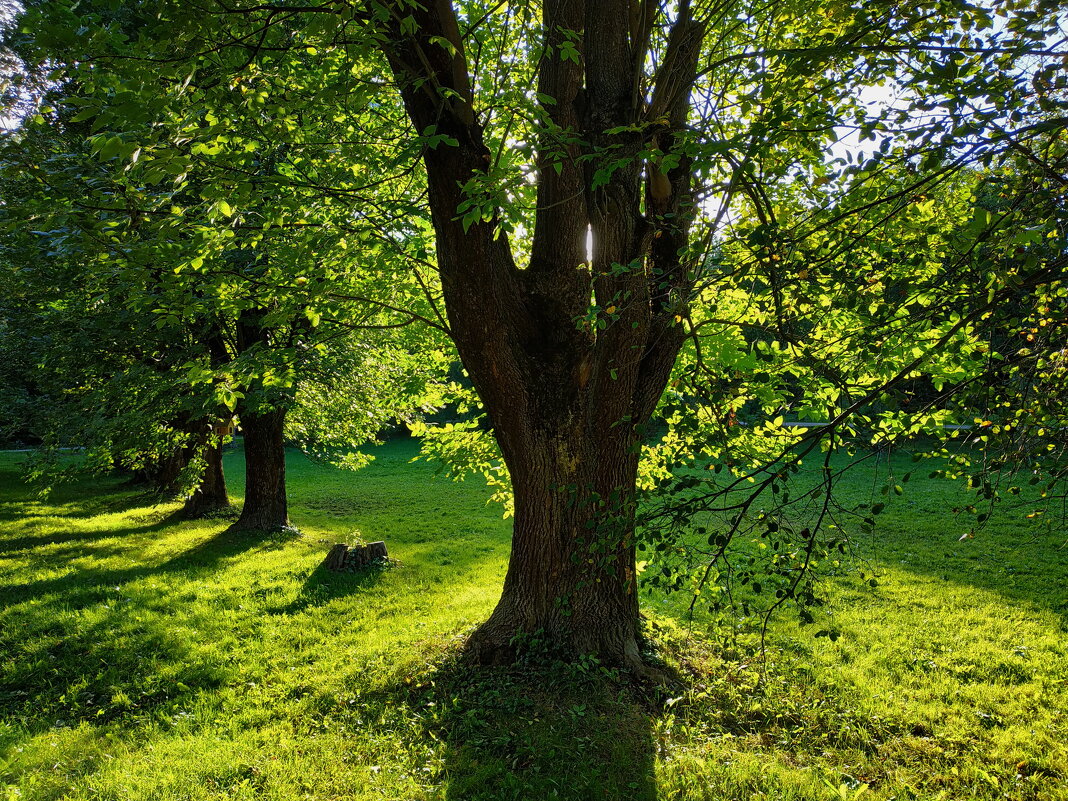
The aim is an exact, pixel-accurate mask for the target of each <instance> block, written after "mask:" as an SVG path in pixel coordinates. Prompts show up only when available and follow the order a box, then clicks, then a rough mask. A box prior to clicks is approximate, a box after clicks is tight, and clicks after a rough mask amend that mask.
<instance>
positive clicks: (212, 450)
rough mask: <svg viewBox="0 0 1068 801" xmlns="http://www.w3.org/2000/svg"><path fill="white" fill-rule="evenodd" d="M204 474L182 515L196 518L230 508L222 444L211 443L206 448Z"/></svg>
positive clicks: (219, 442) (218, 442) (187, 500)
mask: <svg viewBox="0 0 1068 801" xmlns="http://www.w3.org/2000/svg"><path fill="white" fill-rule="evenodd" d="M203 459H204V462H205V464H204V474H203V476H202V477H201V480H200V486H198V487H197V488H196V489H195V490H194V491H193V494H192V495H190V496H189V497H188V498H186V501H185V507H184V508H183V509H182V514H183V515H184V516H185V517H189V518H196V517H204V516H206V515H209V514H212V513H215V512H219V511H222V510H224V509H229V508H230V496H229V495H228V494H227V492H226V477H225V476H224V475H223V461H222V442H221V441H214V442H209V443H207V444H206V445H205V446H204V452H203Z"/></svg>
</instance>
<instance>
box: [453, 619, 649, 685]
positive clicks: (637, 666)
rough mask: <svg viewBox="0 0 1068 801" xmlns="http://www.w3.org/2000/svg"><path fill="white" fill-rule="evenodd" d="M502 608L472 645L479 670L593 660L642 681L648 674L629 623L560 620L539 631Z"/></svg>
mask: <svg viewBox="0 0 1068 801" xmlns="http://www.w3.org/2000/svg"><path fill="white" fill-rule="evenodd" d="M509 617H510V616H509V615H507V614H506V613H504V612H503V611H502V609H501V607H498V608H497V610H496V611H494V613H493V615H491V616H490V619H489V620H487V621H486V622H485V623H483V624H482V625H481V626H479V627H478V628H477V629H476V630H475V632H474V633H473V634H472V635H471V637H470V639H468V641H467V645H466V647H465V652H466V658H467V659H468V660H469V661H470V662H472V663H474V664H478V665H511V664H515V663H516V662H517V661H522V660H524V659H535V660H536V659H539V658H552V659H559V660H561V661H564V662H573V661H577V660H579V659H581V658H583V657H591V656H592V657H594V658H596V659H598V660H599V661H601V662H602V663H603V664H605V665H609V666H612V667H621V668H624V669H626V670H629V671H630V672H632V673H633V674H635V675H636V676H638V677H639V678H644V677H645V676H646V675H647V674H648V673H649V670H650V668H649V666H648V665H646V664H645V661H644V660H643V659H642V656H641V649H640V647H639V637H638V633H637V632H636V631H635V630H634V627H633V626H631V625H630V624H629V623H628V622H626V621H605V620H603V619H602V620H600V621H598V622H596V623H590V622H589V621H586V622H583V621H582V619H581V618H578V619H576V617H575V616H572V617H557V618H556V619H555V620H552V621H548V622H547V623H546V624H545V625H543V626H540V627H534V626H531V625H529V624H523V623H519V622H517V621H516V620H515V618H514V617H513V618H512V619H511V620H509V619H508V618H509Z"/></svg>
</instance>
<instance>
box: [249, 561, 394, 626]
mask: <svg viewBox="0 0 1068 801" xmlns="http://www.w3.org/2000/svg"><path fill="white" fill-rule="evenodd" d="M390 569H391V567H390V565H389V564H370V565H367V566H366V567H363V568H360V569H359V570H358V571H356V572H352V573H339V572H336V571H333V570H329V569H327V568H326V567H325V566H324V565H322V564H320V565H318V566H317V567H316V568H315V569H314V570H313V571H312V572H311V573H310V574H309V575H308V577H307V578H306V579H305V580H304V584H303V585H302V586H301V588H300V590H299V591H298V592H297V595H296V597H295V598H294V599H293V600H292V601H290V602H289V603H287V604H284V605H282V606H277V607H273V608H270V609H267V610H266V611H267V613H268V614H272V615H292V614H297V613H299V612H304V611H305V610H307V609H312V608H315V607H318V606H323V605H324V604H328V603H330V602H331V601H333V600H334V599H335V598H344V597H345V596H347V595H356V594H358V593H362V592H365V591H367V590H370V589H371V588H373V587H375V586H376V585H377V584H378V583H379V582H380V581H381V578H382V573H383V572H384V571H386V570H390Z"/></svg>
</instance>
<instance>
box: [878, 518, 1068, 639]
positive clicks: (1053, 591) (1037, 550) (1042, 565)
mask: <svg viewBox="0 0 1068 801" xmlns="http://www.w3.org/2000/svg"><path fill="white" fill-rule="evenodd" d="M870 550H872V551H874V553H872V554H871V555H870V556H868V558H870V559H871V562H872V563H873V564H874V565H880V564H882V565H886V566H887V567H891V568H893V569H896V570H904V571H907V572H909V573H912V574H914V575H918V576H924V577H927V578H932V579H941V580H942V581H949V582H952V583H954V584H959V585H965V586H971V587H976V588H978V589H982V590H986V591H988V592H992V593H996V594H997V595H999V596H1000V597H1002V598H1004V599H1005V600H1007V601H1010V602H1013V603H1024V604H1028V605H1030V606H1032V607H1034V608H1035V609H1048V610H1050V611H1052V612H1054V613H1056V614H1057V615H1059V616H1060V619H1061V625H1062V627H1063V628H1066V629H1068V549H1066V548H1065V532H1064V530H1063V529H1062V530H1060V531H1049V530H1038V531H1035V530H1032V531H1028V532H1026V533H1023V532H1016V531H1010V530H1005V529H997V528H990V529H987V530H982V531H979V532H977V533H976V534H975V536H974V539H969V538H964V539H961V540H960V541H958V538H957V537H955V536H951V537H949V536H946V535H945V534H938V535H934V536H931V535H925V534H923V533H913V532H905V533H901V534H898V535H897V536H896V537H895V538H894V540H893V541H892V543H891V544H887V545H884V546H883V547H881V548H872V549H870Z"/></svg>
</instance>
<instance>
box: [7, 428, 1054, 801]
mask: <svg viewBox="0 0 1068 801" xmlns="http://www.w3.org/2000/svg"><path fill="white" fill-rule="evenodd" d="M377 453H378V460H377V461H376V462H375V463H374V464H373V465H372V466H371V467H369V468H367V469H366V470H364V471H361V472H359V473H356V474H348V473H341V472H339V471H336V470H333V469H331V468H327V467H323V466H319V465H314V464H311V463H309V462H307V461H306V460H304V459H303V458H301V457H298V456H296V455H293V456H292V458H291V462H290V468H289V470H290V477H291V481H292V485H291V509H292V515H293V520H294V522H295V524H296V525H297V526H298V528H299V530H300V531H299V533H290V534H287V535H271V536H266V537H264V536H256V535H249V534H233V535H231V534H226V533H225V529H226V526H227V523H228V521H227V520H214V521H211V520H209V521H201V522H193V521H187V522H174V521H172V520H170V519H169V515H170V513H171V512H172V511H173V508H176V506H174V505H163V506H159V507H152V506H149V505H146V504H145V502H144V500H143V499H140V500H139V499H138V496H137V495H136V493H133V492H132V491H131V490H129V489H128V488H124V487H122V486H121V485H120V484H118V483H116V482H87V483H83V484H80V485H78V486H76V487H71V488H65V489H64V490H63V492H64V493H66V494H64V495H63V496H61V497H60V498H58V499H57V501H58V504H59V508H58V510H56V511H57V513H53V510H52V508H51V507H50V506H49V504H50V501H40V500H35V499H33V498H32V497H31V495H30V493H29V492H28V491H27V490H26V489H25V488H24V487H22V486H21V485H20V484H19V483H18V481H17V480H16V477H15V474H14V472H13V465H14V459H13V457H11V456H8V455H5V456H2V457H0V470H2V471H3V472H2V473H0V504H3V505H2V506H0V515H2V516H3V518H4V519H3V522H2V524H0V538H2V540H0V542H2V544H0V583H2V585H3V589H2V591H0V756H2V758H3V760H4V761H3V762H2V763H0V789H4V790H5V791H6V792H7V794H8V795H11V794H12V793H13V792H14V790H13V789H11V788H17V789H18V792H19V793H21V795H20V796H15V797H18V798H20V799H59V798H69V799H146V800H147V799H152V801H156V800H157V799H164V800H167V799H180V798H190V797H197V798H211V799H223V798H227V799H253V798H255V799H277V800H278V801H283V800H285V801H289V799H292V798H299V797H308V798H313V799H334V798H345V799H381V798H386V799H398V801H399V800H400V799H405V801H408V800H409V799H465V800H466V799H479V798H481V799H487V800H488V799H497V798H559V799H586V798H627V799H643V798H644V799H652V798H664V799H716V800H717V801H720V800H721V799H739V801H741V800H742V799H745V801H748V800H749V799H752V798H759V797H762V796H763V797H768V798H774V799H842V798H846V799H852V798H863V799H869V798H870V799H887V801H888V800H889V799H891V798H896V799H905V798H912V799H935V798H940V797H941V798H944V799H947V800H948V799H958V798H979V799H991V801H993V799H1003V798H1009V799H1020V801H1023V800H1024V799H1028V800H1030V799H1035V800H1037V801H1056V799H1062V798H1064V797H1065V796H1064V790H1063V788H1064V787H1065V786H1066V785H1068V752H1066V746H1065V745H1064V743H1065V741H1066V739H1068V738H1066V737H1065V732H1066V731H1068V716H1066V712H1065V710H1066V709H1068V697H1066V687H1065V677H1066V676H1068V649H1066V646H1065V631H1066V623H1065V621H1066V610H1068V607H1066V605H1065V602H1066V597H1065V595H1066V593H1068V581H1066V574H1068V571H1066V565H1068V555H1066V553H1065V552H1064V551H1060V550H1057V549H1056V547H1054V546H1055V545H1056V544H1057V543H1056V542H1054V539H1055V537H1056V536H1057V535H1056V533H1055V532H1054V533H1043V532H1042V531H1039V530H1035V531H1032V532H1029V533H1027V534H1021V533H1020V532H1019V531H1017V529H1016V528H1014V527H1013V524H1010V523H1008V522H1005V523H1001V522H999V521H998V519H997V518H995V519H994V521H992V522H991V523H990V524H989V525H988V527H987V528H986V529H985V530H984V531H983V532H981V534H977V535H976V537H975V538H974V539H971V540H966V541H964V542H958V539H959V532H958V531H957V525H958V523H957V521H956V520H955V519H954V518H953V517H952V516H951V515H950V516H947V515H945V514H940V513H939V511H938V510H939V509H944V508H946V507H951V506H952V505H953V504H955V503H956V502H957V501H956V500H955V499H954V498H955V496H954V495H953V493H954V491H953V490H952V489H951V488H949V487H948V486H947V485H944V484H938V483H936V482H930V483H923V482H917V481H916V480H915V479H914V481H913V482H912V483H910V485H909V488H908V491H907V492H906V493H905V494H904V495H903V496H901V497H900V498H896V499H895V500H893V502H891V503H889V504H888V506H887V510H886V512H885V513H884V515H883V516H881V518H880V523H879V526H878V528H877V530H876V534H875V535H874V536H872V537H868V538H866V539H865V540H864V541H862V542H860V543H858V547H859V548H860V550H859V552H858V557H859V558H860V559H862V560H863V561H862V563H861V567H860V568H859V569H863V570H865V571H866V576H867V577H870V576H871V575H875V576H877V578H878V586H877V587H876V588H874V589H873V588H872V587H870V586H869V585H868V583H867V581H866V580H864V581H862V580H861V579H860V577H859V575H857V573H856V572H851V571H850V570H848V569H847V568H848V567H849V565H847V564H843V565H842V567H841V569H840V570H839V571H838V573H839V575H837V576H835V577H832V578H830V579H829V580H828V584H827V587H828V589H829V592H830V595H831V603H830V604H829V605H828V606H827V607H824V608H822V609H820V610H818V611H817V622H816V624H815V625H814V626H807V627H799V626H796V625H795V623H794V622H793V618H791V617H790V615H789V614H784V615H783V616H782V617H780V618H778V619H777V620H776V621H774V623H773V626H772V629H771V630H770V632H769V636H768V641H767V652H766V661H765V660H764V659H762V656H761V651H760V642H759V638H758V637H757V636H756V634H755V632H754V630H753V628H752V626H751V625H748V624H746V623H745V622H741V623H739V622H738V621H734V625H727V624H726V623H724V622H719V623H715V624H713V623H712V621H710V620H704V619H701V618H698V619H697V620H695V621H693V622H692V623H690V622H688V621H687V620H686V619H685V616H684V615H683V614H682V613H681V611H682V607H683V606H684V605H680V599H676V598H667V599H665V598H662V597H659V596H658V597H649V598H647V599H646V609H647V611H648V613H649V619H648V621H647V626H648V630H649V633H650V635H651V636H652V637H653V638H654V639H655V640H656V641H657V642H658V643H659V654H660V655H661V657H662V658H663V659H665V660H666V661H667V663H668V665H670V666H671V667H672V669H673V670H675V671H677V673H678V675H679V676H681V677H682V679H683V681H681V682H680V683H678V684H677V686H674V685H671V684H670V683H669V684H668V685H665V686H664V687H660V688H653V687H641V686H635V685H634V684H633V682H631V681H630V680H629V679H628V678H627V677H626V676H625V675H621V674H619V673H618V672H615V671H613V670H610V669H607V668H605V667H604V666H601V665H599V664H597V663H596V662H586V663H582V664H579V665H572V666H567V665H562V664H559V663H555V662H554V661H553V659H552V655H551V652H545V653H543V654H541V655H540V656H539V654H538V652H537V649H536V648H535V649H533V651H532V653H531V657H530V658H529V659H527V660H526V661H524V662H522V663H521V664H520V665H518V666H516V667H514V668H510V669H506V670H505V669H487V668H472V667H467V666H465V665H464V664H463V663H462V662H461V661H460V658H459V655H460V653H461V651H462V645H463V636H464V634H465V633H466V632H469V631H470V630H471V627H472V626H473V625H474V624H476V623H477V622H479V621H480V620H482V619H484V618H485V616H486V615H488V613H489V611H490V610H491V609H492V607H493V604H494V602H495V601H496V597H497V594H498V592H499V589H500V585H501V581H502V579H503V575H504V565H505V559H506V556H507V552H508V535H509V528H508V523H507V521H503V520H502V519H501V517H500V512H499V510H498V509H497V508H496V507H493V506H486V505H485V498H486V495H487V491H486V490H485V488H484V487H483V486H481V485H479V484H477V483H475V482H461V483H453V482H450V481H447V480H444V479H441V478H435V477H434V476H433V467H432V466H431V465H427V464H425V463H416V464H409V462H408V460H409V459H410V458H411V457H412V456H414V455H415V444H414V443H412V442H409V441H404V440H402V441H397V442H393V443H390V444H389V445H387V446H385V447H384V448H381V449H379V450H378V451H377ZM227 459H228V462H227V468H228V470H229V472H230V474H231V475H240V470H239V457H238V456H237V455H234V454H231V455H230V456H228V457H227ZM870 487H871V482H870V475H869V476H865V477H859V476H858V478H857V479H856V481H855V482H853V483H850V484H848V485H845V486H844V487H843V490H844V491H845V492H846V493H853V494H854V495H855V496H856V497H858V498H860V497H863V496H864V495H865V493H870ZM232 489H233V490H235V494H236V495H238V496H240V482H239V481H238V482H235V485H234V486H232ZM355 536H362V537H363V538H364V539H384V540H385V541H386V542H387V544H388V546H389V549H390V554H391V556H394V557H395V558H396V559H397V560H399V564H398V565H397V566H395V567H391V568H386V569H379V570H371V571H367V572H364V573H359V574H329V573H327V572H326V571H324V570H322V569H321V568H320V567H319V564H320V562H321V560H322V558H323V557H324V556H325V554H326V552H327V550H328V549H329V546H330V545H331V544H332V543H334V542H337V541H349V540H351V539H352V538H353V537H355ZM817 629H824V630H828V631H834V632H835V634H836V639H834V640H831V639H830V638H829V637H819V638H816V637H814V636H813V635H814V632H815V630H817ZM0 797H3V796H2V795H0Z"/></svg>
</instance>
